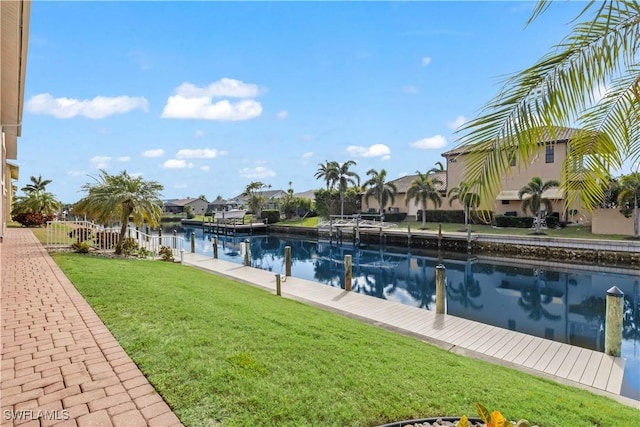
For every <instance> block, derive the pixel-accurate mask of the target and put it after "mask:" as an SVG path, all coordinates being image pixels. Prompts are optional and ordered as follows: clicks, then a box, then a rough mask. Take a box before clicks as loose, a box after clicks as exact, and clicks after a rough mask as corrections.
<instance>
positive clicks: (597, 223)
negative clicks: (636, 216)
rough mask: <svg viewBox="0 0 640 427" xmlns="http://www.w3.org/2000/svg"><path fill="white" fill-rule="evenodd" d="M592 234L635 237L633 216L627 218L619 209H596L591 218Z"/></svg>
mask: <svg viewBox="0 0 640 427" xmlns="http://www.w3.org/2000/svg"><path fill="white" fill-rule="evenodd" d="M591 232H592V233H595V234H621V235H625V236H633V216H631V217H630V218H625V216H624V215H622V214H621V213H620V210H618V209H596V210H594V211H593V214H592V216H591Z"/></svg>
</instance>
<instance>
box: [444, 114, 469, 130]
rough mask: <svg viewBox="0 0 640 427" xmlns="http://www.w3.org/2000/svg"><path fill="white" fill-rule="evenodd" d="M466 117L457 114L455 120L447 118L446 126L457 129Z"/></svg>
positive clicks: (464, 121)
mask: <svg viewBox="0 0 640 427" xmlns="http://www.w3.org/2000/svg"><path fill="white" fill-rule="evenodd" d="M467 120H468V119H467V118H466V117H465V116H458V117H456V118H455V120H449V121H448V122H447V127H448V128H449V129H453V130H456V129H458V128H459V127H460V126H462V125H463V124H465V123H466V122H467Z"/></svg>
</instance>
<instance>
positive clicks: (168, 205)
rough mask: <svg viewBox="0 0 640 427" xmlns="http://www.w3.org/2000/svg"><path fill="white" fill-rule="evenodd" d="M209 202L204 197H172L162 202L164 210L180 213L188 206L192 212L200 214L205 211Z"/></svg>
mask: <svg viewBox="0 0 640 427" xmlns="http://www.w3.org/2000/svg"><path fill="white" fill-rule="evenodd" d="M208 205H209V202H207V201H206V200H205V199H173V200H167V201H165V202H164V212H165V213H173V214H180V213H184V212H186V208H187V206H190V207H191V209H192V211H191V212H192V213H194V214H196V215H202V214H204V213H205V212H206V211H207V207H208Z"/></svg>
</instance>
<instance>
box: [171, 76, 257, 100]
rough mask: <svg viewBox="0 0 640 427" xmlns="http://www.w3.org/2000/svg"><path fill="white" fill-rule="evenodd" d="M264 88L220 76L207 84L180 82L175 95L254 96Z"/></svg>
mask: <svg viewBox="0 0 640 427" xmlns="http://www.w3.org/2000/svg"><path fill="white" fill-rule="evenodd" d="M263 91H264V89H261V88H259V87H258V85H256V84H253V83H244V82H243V81H241V80H236V79H229V78H226V77H223V78H221V79H220V80H218V81H217V82H213V83H211V84H210V85H209V86H205V87H198V86H196V85H194V84H192V83H187V82H185V83H182V84H181V85H180V86H178V87H177V88H176V95H180V96H184V97H185V98H199V97H203V96H204V97H207V98H224V97H229V98H255V97H256V96H258V95H260V93H261V92H263Z"/></svg>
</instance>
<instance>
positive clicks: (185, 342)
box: [53, 253, 638, 427]
mask: <svg viewBox="0 0 640 427" xmlns="http://www.w3.org/2000/svg"><path fill="white" fill-rule="evenodd" d="M53 257H54V259H55V260H56V262H57V263H58V264H59V265H60V266H61V268H62V269H63V271H64V272H65V273H66V274H67V276H68V277H69V278H70V279H71V281H72V282H73V283H74V284H75V286H76V287H77V288H78V289H79V291H80V292H81V293H82V295H84V297H85V298H86V299H87V300H88V301H89V303H90V304H91V305H92V306H93V308H94V309H95V310H96V312H97V313H98V315H99V316H100V317H101V318H102V320H103V321H104V322H105V323H106V325H107V326H108V327H109V329H110V330H111V331H112V332H113V334H114V335H115V337H116V338H117V339H118V341H119V342H120V343H121V344H122V346H123V347H124V349H125V350H126V351H127V353H128V354H129V355H130V356H131V357H132V358H133V359H134V361H135V362H136V363H137V364H138V365H139V366H140V368H141V369H142V371H143V372H144V373H145V375H147V377H148V378H149V380H150V381H151V383H152V384H153V385H154V386H155V387H156V389H157V390H158V391H159V392H160V393H161V394H162V396H163V397H164V398H165V399H166V401H167V402H168V403H169V404H170V405H171V407H172V408H173V409H174V410H175V412H176V414H177V415H178V416H179V417H180V419H181V420H182V421H183V423H184V424H186V425H187V426H211V425H218V424H217V423H220V422H221V423H222V425H225V426H254V425H259V426H306V425H313V426H374V425H377V424H381V423H384V422H389V421H391V420H401V419H407V418H412V417H425V416H438V415H445V414H447V415H458V414H463V413H468V414H472V415H473V414H475V411H474V403H475V402H476V401H479V402H482V403H483V404H484V405H485V406H487V407H488V408H489V409H490V410H493V409H500V410H501V411H503V413H504V414H505V415H506V416H507V417H508V418H512V419H516V420H517V419H520V418H527V419H529V420H530V421H532V422H534V423H536V424H539V425H540V426H542V427H544V426H593V425H598V426H631V425H637V421H638V411H637V410H635V409H632V408H629V407H626V406H623V405H621V404H619V403H617V402H615V401H613V400H610V399H607V398H604V397H601V396H597V395H593V394H590V393H588V392H586V391H584V390H580V389H577V388H572V387H567V386H564V385H560V384H558V383H555V382H551V381H548V380H544V379H541V378H538V377H533V376H529V375H527V374H524V373H522V372H519V371H514V370H510V369H507V368H504V367H500V366H495V365H491V364H488V363H484V362H481V361H478V360H474V359H470V358H466V357H462V356H458V355H455V354H453V353H450V352H448V351H445V350H442V349H440V348H437V347H434V346H431V345H428V344H425V343H423V342H420V341H418V340H416V339H413V338H409V337H405V336H401V335H399V334H396V333H392V332H390V331H387V330H384V329H380V328H377V327H375V326H371V325H367V324H365V323H361V322H359V321H356V320H353V319H349V318H345V317H342V316H339V315H337V314H333V313H330V312H326V311H323V310H321V309H318V308H315V307H311V306H307V305H304V304H302V303H299V302H295V301H291V300H286V299H283V298H279V297H276V296H274V295H272V294H270V293H268V292H266V291H264V290H261V289H257V288H254V287H251V286H248V285H245V284H241V283H237V282H234V281H232V280H228V279H225V278H221V277H218V276H215V275H213V274H209V273H206V272H203V271H200V270H197V269H193V268H189V267H185V266H181V265H176V264H168V263H163V262H160V261H137V260H114V259H104V258H97V257H92V256H86V255H85V256H82V255H77V254H71V253H54V254H53Z"/></svg>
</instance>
